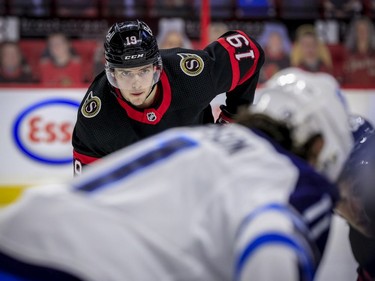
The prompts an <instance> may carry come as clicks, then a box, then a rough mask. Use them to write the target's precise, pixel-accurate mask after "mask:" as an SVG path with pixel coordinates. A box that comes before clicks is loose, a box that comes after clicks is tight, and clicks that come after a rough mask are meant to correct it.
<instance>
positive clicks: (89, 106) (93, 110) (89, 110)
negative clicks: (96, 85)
mask: <svg viewBox="0 0 375 281" xmlns="http://www.w3.org/2000/svg"><path fill="white" fill-rule="evenodd" d="M101 107H102V101H101V100H100V98H98V97H96V96H94V95H93V92H92V91H91V92H90V93H89V95H88V96H87V98H86V100H85V103H84V104H83V106H82V108H81V112H82V114H83V116H85V117H86V118H92V117H95V116H96V115H97V114H98V113H99V111H100V108H101Z"/></svg>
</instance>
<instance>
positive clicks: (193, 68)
mask: <svg viewBox="0 0 375 281" xmlns="http://www.w3.org/2000/svg"><path fill="white" fill-rule="evenodd" d="M178 55H179V56H180V57H181V61H180V67H181V70H182V71H183V72H184V73H185V74H187V75H189V76H197V75H199V74H200V73H201V72H202V71H203V68H204V62H203V59H202V58H201V57H200V56H198V55H196V54H186V53H185V54H183V53H180V54H178Z"/></svg>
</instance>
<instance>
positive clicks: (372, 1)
mask: <svg viewBox="0 0 375 281" xmlns="http://www.w3.org/2000/svg"><path fill="white" fill-rule="evenodd" d="M364 6H365V14H366V15H367V16H368V17H370V18H371V19H374V18H375V0H367V1H366V0H365V5H364Z"/></svg>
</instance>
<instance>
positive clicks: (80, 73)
mask: <svg viewBox="0 0 375 281" xmlns="http://www.w3.org/2000/svg"><path fill="white" fill-rule="evenodd" d="M201 2H202V1H200V0H199V1H198V0H194V1H186V0H151V1H150V0H137V1H135V0H85V1H74V0H69V1H68V0H64V1H59V0H54V1H53V0H33V1H30V0H27V1H26V0H13V1H6V0H0V16H1V14H2V15H5V16H8V15H10V16H19V17H31V18H51V17H59V18H64V17H66V18H85V17H87V18H98V17H99V18H100V17H104V18H107V19H108V18H113V19H117V18H121V19H123V18H124V17H129V18H141V19H142V20H145V21H147V18H153V19H155V18H156V19H157V24H158V28H157V29H156V30H157V32H158V33H157V39H158V43H159V47H160V48H173V47H182V48H202V47H204V46H201V45H200V42H199V40H197V39H196V38H189V36H188V34H187V32H186V29H187V27H186V21H187V19H188V18H189V16H192V15H196V14H199V11H200V5H201ZM210 2H211V16H212V24H211V25H210V29H209V30H210V34H209V37H210V38H209V41H212V40H214V39H216V38H217V37H219V36H220V35H221V34H223V33H224V32H225V31H226V30H228V29H229V27H228V24H227V23H228V22H230V20H231V19H245V20H246V19H248V20H249V21H251V19H260V20H261V21H262V23H263V24H262V28H261V32H259V34H256V35H254V36H256V37H257V38H256V39H257V40H258V41H259V42H260V44H261V45H262V47H263V48H264V50H265V53H266V62H265V64H264V67H263V70H262V73H261V77H260V83H263V82H264V81H266V80H267V79H269V78H270V77H271V76H272V75H273V74H274V73H275V72H277V71H279V70H280V69H283V68H286V67H289V66H296V67H300V68H302V69H305V70H308V71H311V72H317V71H323V72H328V73H330V74H332V75H334V76H335V77H336V78H337V79H338V81H339V82H340V83H341V84H342V86H343V87H349V88H350V87H354V88H375V79H374V78H375V34H374V20H375V0H374V1H372V0H347V1H345V0H340V1H338V0H319V1H315V0H304V1H300V0H298V1H293V0H288V1H285V0H284V1H282V0H220V1H219V0H218V1H210ZM220 19H221V20H220ZM290 19H292V20H294V21H293V23H298V26H296V27H295V28H294V30H293V33H291V32H290V28H289V26H288V23H290V21H288V20H290ZM298 19H312V20H313V19H315V20H317V19H318V20H319V19H322V20H327V22H329V20H340V21H342V22H344V23H345V32H343V36H341V37H342V38H339V40H336V41H337V42H334V43H332V42H331V41H330V40H327V38H325V37H326V33H327V32H328V31H327V30H328V29H327V30H324V29H326V27H325V26H323V32H322V27H319V26H318V25H317V24H314V22H313V21H306V22H303V21H301V20H299V21H298ZM104 32H105V31H103V34H104ZM103 40H104V35H103V38H97V39H78V38H72V37H71V36H70V35H69V34H65V33H63V32H54V33H50V34H48V35H46V37H45V38H38V39H30V38H20V39H19V40H2V41H1V40H0V41H1V43H0V83H1V86H3V85H11V86H12V85H15V84H16V85H17V84H21V83H22V84H25V83H33V84H36V85H43V86H48V87H54V86H57V87H61V86H66V87H71V86H77V87H79V86H81V85H85V84H86V83H89V82H90V81H91V80H92V79H94V78H95V76H96V75H97V74H98V73H99V72H101V71H102V70H103V69H104V57H103V56H104V55H103Z"/></svg>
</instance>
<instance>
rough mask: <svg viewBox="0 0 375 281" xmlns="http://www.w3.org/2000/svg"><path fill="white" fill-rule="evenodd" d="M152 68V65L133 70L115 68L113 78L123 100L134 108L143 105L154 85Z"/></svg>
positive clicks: (148, 98) (153, 70) (149, 97)
mask: <svg viewBox="0 0 375 281" xmlns="http://www.w3.org/2000/svg"><path fill="white" fill-rule="evenodd" d="M154 72H155V69H154V66H153V65H152V64H150V65H146V66H141V67H134V68H115V70H114V76H115V79H116V82H117V85H118V88H119V89H120V91H121V94H122V96H123V97H124V99H125V100H127V101H128V102H130V103H131V104H133V105H134V106H139V107H140V106H142V105H144V103H145V101H146V98H147V100H148V101H150V99H151V96H148V95H149V93H150V90H151V87H152V85H153V83H154V79H153V78H154Z"/></svg>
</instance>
